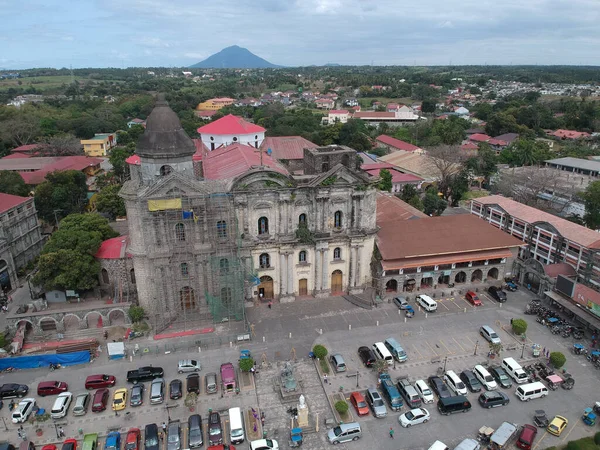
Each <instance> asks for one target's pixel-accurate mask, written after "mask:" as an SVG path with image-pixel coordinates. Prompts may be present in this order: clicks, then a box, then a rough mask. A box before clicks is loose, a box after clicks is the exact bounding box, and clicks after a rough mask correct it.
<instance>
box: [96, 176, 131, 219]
mask: <svg viewBox="0 0 600 450" xmlns="http://www.w3.org/2000/svg"><path fill="white" fill-rule="evenodd" d="M120 190H121V185H120V184H111V185H109V186H106V187H105V188H103V189H102V190H101V191H100V192H98V196H97V199H96V209H97V210H98V211H99V212H102V213H106V214H108V215H109V216H110V217H111V219H115V218H116V217H123V216H125V215H126V211H125V202H124V201H123V199H122V198H121V197H119V191H120Z"/></svg>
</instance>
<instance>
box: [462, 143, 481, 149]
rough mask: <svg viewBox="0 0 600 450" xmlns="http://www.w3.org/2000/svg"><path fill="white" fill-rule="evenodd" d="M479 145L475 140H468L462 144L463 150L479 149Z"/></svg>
mask: <svg viewBox="0 0 600 450" xmlns="http://www.w3.org/2000/svg"><path fill="white" fill-rule="evenodd" d="M478 148H479V147H478V146H477V144H476V143H474V142H467V143H465V144H463V145H461V146H460V149H461V150H477V149H478Z"/></svg>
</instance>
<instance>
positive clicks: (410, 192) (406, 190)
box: [400, 184, 418, 203]
mask: <svg viewBox="0 0 600 450" xmlns="http://www.w3.org/2000/svg"><path fill="white" fill-rule="evenodd" d="M415 195H418V192H417V188H416V187H415V185H414V184H405V185H404V186H402V193H401V194H400V198H401V199H402V200H403V201H405V202H407V203H408V201H409V200H410V199H411V198H413V197H414V196H415Z"/></svg>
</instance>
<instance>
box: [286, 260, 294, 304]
mask: <svg viewBox="0 0 600 450" xmlns="http://www.w3.org/2000/svg"><path fill="white" fill-rule="evenodd" d="M287 268H288V285H287V292H288V294H290V295H294V253H293V252H290V253H289V254H288V266H287Z"/></svg>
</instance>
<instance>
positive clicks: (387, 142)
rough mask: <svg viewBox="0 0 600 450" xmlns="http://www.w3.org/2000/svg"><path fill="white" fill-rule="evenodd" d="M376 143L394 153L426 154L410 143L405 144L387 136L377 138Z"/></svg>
mask: <svg viewBox="0 0 600 450" xmlns="http://www.w3.org/2000/svg"><path fill="white" fill-rule="evenodd" d="M375 141H376V143H377V147H379V148H386V149H388V150H390V151H393V152H404V153H407V152H408V153H413V152H415V153H424V151H423V149H422V148H420V147H417V146H416V145H412V144H410V143H408V142H404V141H402V140H400V139H396V138H393V137H391V136H387V135H385V134H382V135H380V136H377V138H376V139H375Z"/></svg>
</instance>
